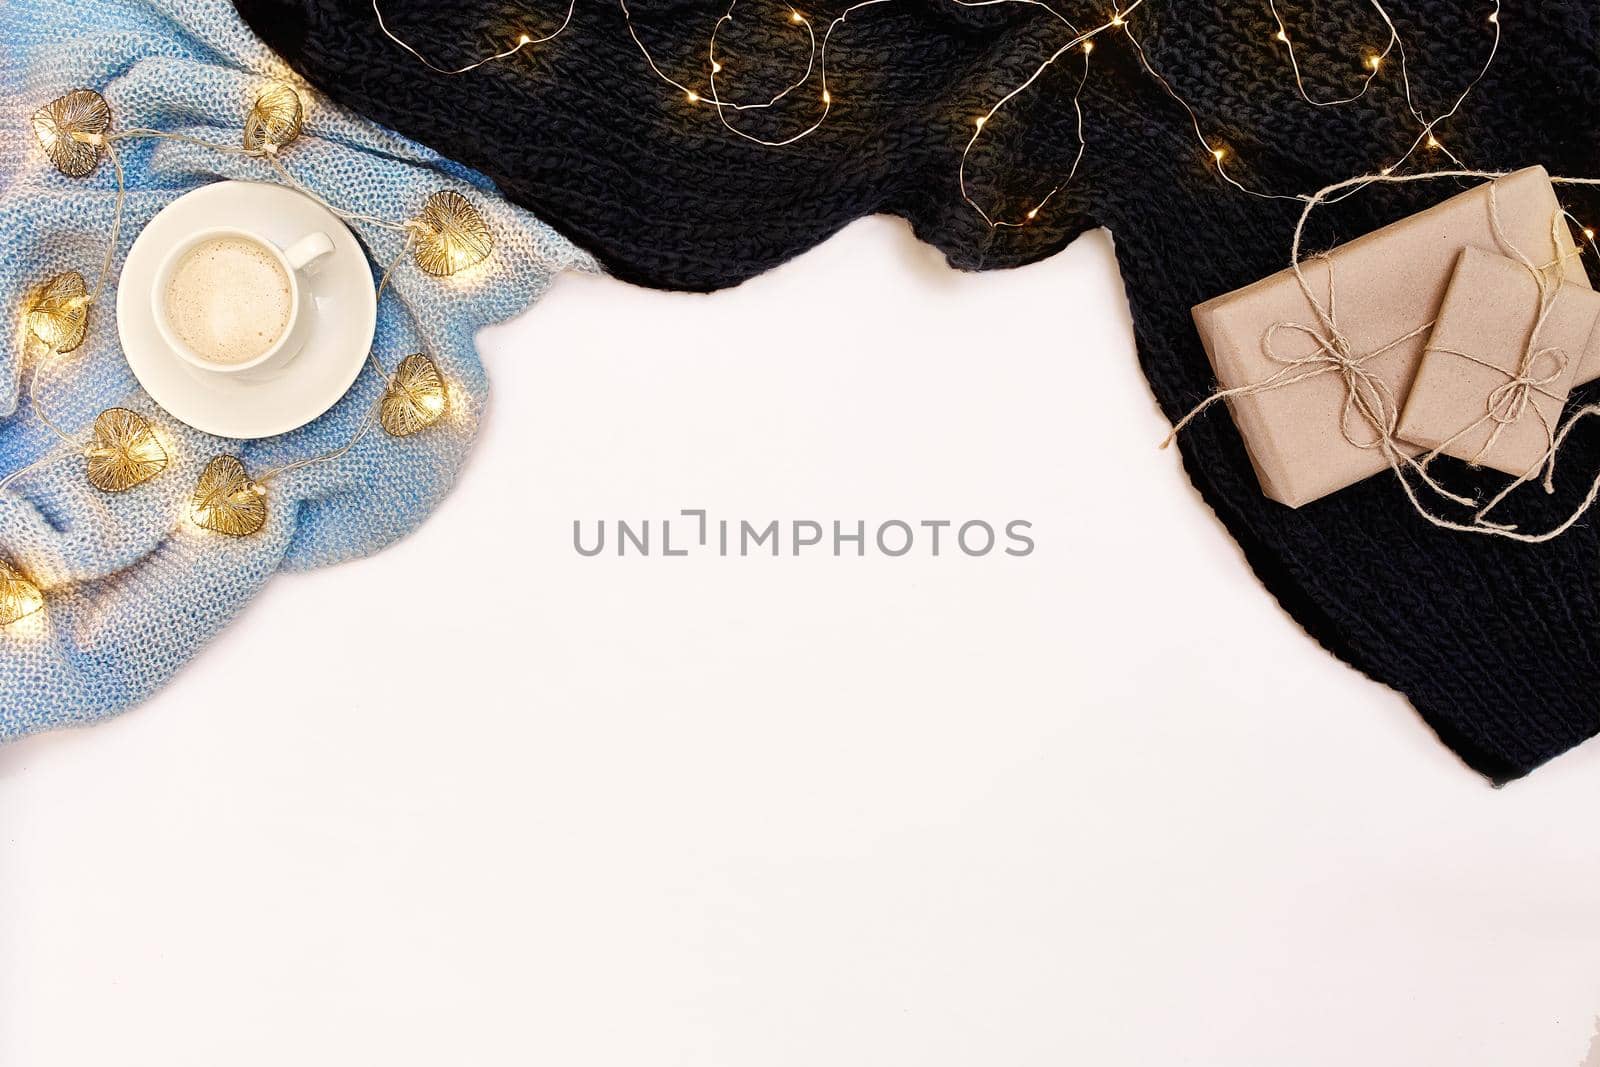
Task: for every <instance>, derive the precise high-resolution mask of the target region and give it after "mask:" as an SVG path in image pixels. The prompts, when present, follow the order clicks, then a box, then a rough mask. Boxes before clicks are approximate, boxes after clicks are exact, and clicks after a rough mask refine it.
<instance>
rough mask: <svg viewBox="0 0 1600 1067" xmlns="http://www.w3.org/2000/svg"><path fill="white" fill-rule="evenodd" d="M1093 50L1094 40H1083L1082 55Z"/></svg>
mask: <svg viewBox="0 0 1600 1067" xmlns="http://www.w3.org/2000/svg"><path fill="white" fill-rule="evenodd" d="M1093 51H1094V42H1093V41H1085V42H1083V54H1084V55H1088V54H1089V53H1090V52H1093Z"/></svg>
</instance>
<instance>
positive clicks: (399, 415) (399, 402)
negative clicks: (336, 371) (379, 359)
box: [378, 352, 450, 437]
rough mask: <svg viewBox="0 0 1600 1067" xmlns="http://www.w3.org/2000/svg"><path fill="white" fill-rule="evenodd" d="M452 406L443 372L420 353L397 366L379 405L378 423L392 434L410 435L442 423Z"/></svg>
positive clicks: (408, 357) (397, 435)
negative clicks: (441, 420)
mask: <svg viewBox="0 0 1600 1067" xmlns="http://www.w3.org/2000/svg"><path fill="white" fill-rule="evenodd" d="M449 407H450V393H449V391H448V390H447V388H446V387H445V383H444V377H443V375H441V374H440V373H439V368H438V366H437V365H436V364H435V363H434V362H433V360H431V359H429V358H428V357H427V356H425V355H423V354H422V353H420V352H419V353H417V354H416V355H413V356H407V357H406V358H405V359H403V360H401V361H400V366H398V367H396V368H395V372H394V375H393V377H391V378H390V379H389V388H388V389H386V390H384V393H383V400H382V401H381V402H380V404H379V407H378V422H379V424H380V425H382V426H383V428H384V430H385V431H386V432H387V433H388V434H389V436H391V437H409V436H410V435H412V434H414V433H416V432H417V431H418V430H422V429H426V428H427V427H429V426H432V425H433V424H434V423H436V422H438V421H439V420H440V419H441V418H443V417H444V413H445V411H446V410H448V408H449Z"/></svg>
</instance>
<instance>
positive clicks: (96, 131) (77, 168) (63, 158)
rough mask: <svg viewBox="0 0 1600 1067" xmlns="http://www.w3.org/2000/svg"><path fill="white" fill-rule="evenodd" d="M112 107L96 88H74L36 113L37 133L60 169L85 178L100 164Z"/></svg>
mask: <svg viewBox="0 0 1600 1067" xmlns="http://www.w3.org/2000/svg"><path fill="white" fill-rule="evenodd" d="M110 128H111V108H110V106H109V105H108V104H107V103H106V99H105V97H103V96H101V95H100V94H99V93H97V92H95V91H94V90H93V89H74V90H73V91H72V92H70V93H68V94H67V95H66V96H62V97H57V98H56V99H54V100H52V101H50V102H49V103H48V104H46V105H45V106H44V107H41V108H40V109H39V110H38V111H35V112H34V113H33V135H34V136H35V137H37V138H38V139H39V144H40V145H42V146H43V147H44V154H45V155H47V156H49V157H50V162H51V163H54V164H55V167H56V170H59V171H60V172H61V173H62V174H65V175H66V176H67V177H69V178H82V177H84V176H85V175H88V174H91V173H93V171H94V169H95V168H96V167H98V166H99V165H100V155H101V153H102V152H103V151H104V149H105V132H106V131H107V130H108V129H110Z"/></svg>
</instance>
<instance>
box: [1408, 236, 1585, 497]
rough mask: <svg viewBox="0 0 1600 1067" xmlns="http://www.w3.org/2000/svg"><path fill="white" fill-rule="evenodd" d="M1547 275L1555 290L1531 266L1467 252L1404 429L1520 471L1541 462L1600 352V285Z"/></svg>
mask: <svg viewBox="0 0 1600 1067" xmlns="http://www.w3.org/2000/svg"><path fill="white" fill-rule="evenodd" d="M1568 273H1571V272H1568ZM1545 278H1546V286H1547V287H1548V295H1546V294H1544V293H1541V291H1540V288H1539V281H1538V279H1537V278H1535V277H1534V275H1533V273H1532V272H1531V271H1529V270H1528V268H1527V266H1525V265H1524V264H1521V263H1518V262H1516V261H1515V260H1510V259H1506V258H1505V257H1504V256H1497V255H1493V254H1492V253H1489V252H1485V251H1483V250H1482V249H1478V248H1469V249H1467V250H1466V251H1465V252H1463V253H1461V261H1460V263H1459V264H1457V266H1456V271H1455V275H1454V276H1453V277H1452V278H1451V279H1450V288H1449V290H1448V291H1447V292H1446V294H1445V298H1444V306H1443V307H1442V308H1441V309H1440V311H1439V321H1438V322H1436V323H1434V326H1433V330H1432V331H1431V332H1430V333H1429V335H1428V345H1427V351H1426V352H1425V353H1424V354H1423V357H1422V365H1421V367H1420V368H1419V369H1418V370H1417V376H1416V380H1415V381H1413V382H1412V383H1411V395H1410V396H1408V397H1407V398H1406V406H1405V411H1404V413H1403V414H1402V415H1401V418H1400V436H1401V437H1403V438H1405V439H1406V440H1407V441H1410V442H1412V443H1413V444H1417V445H1422V446H1423V447H1425V448H1429V449H1436V450H1438V451H1439V452H1441V453H1442V454H1444V455H1447V456H1455V457H1456V458H1457V459H1464V460H1466V461H1467V462H1469V463H1479V464H1482V465H1483V466H1486V467H1493V468H1494V469H1495V470H1499V471H1504V472H1505V473H1507V474H1511V475H1515V476H1517V477H1519V478H1520V477H1523V476H1525V475H1529V474H1531V473H1533V472H1534V471H1536V470H1537V469H1538V468H1539V467H1540V466H1541V465H1543V463H1544V461H1545V459H1546V458H1547V457H1548V456H1549V453H1550V448H1551V446H1552V445H1553V444H1554V441H1555V435H1556V431H1557V428H1558V426H1559V424H1560V421H1561V409H1562V407H1564V406H1565V404H1566V400H1567V393H1568V392H1570V391H1571V389H1572V383H1573V379H1574V377H1575V376H1576V375H1577V373H1578V368H1579V367H1581V366H1585V365H1588V364H1589V363H1591V362H1593V361H1595V360H1600V331H1597V330H1596V329H1595V326H1596V323H1600V293H1597V292H1595V291H1594V290H1593V289H1589V288H1586V287H1583V286H1578V285H1574V284H1572V283H1571V282H1567V283H1566V284H1558V283H1559V282H1560V281H1561V279H1560V277H1559V276H1558V275H1555V274H1553V273H1552V272H1545ZM1541 301H1543V302H1541ZM1541 310H1542V311H1543V315H1542V316H1541Z"/></svg>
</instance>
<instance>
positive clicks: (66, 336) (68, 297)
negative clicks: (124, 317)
mask: <svg viewBox="0 0 1600 1067" xmlns="http://www.w3.org/2000/svg"><path fill="white" fill-rule="evenodd" d="M23 315H24V318H25V319H26V320H27V323H28V329H29V331H31V332H32V333H33V335H34V336H35V337H37V338H38V339H39V340H40V341H42V342H43V343H44V344H45V345H47V346H49V348H50V350H51V351H52V352H55V353H58V354H64V353H67V352H71V351H72V350H73V349H74V348H77V347H78V346H79V345H81V344H83V338H84V335H85V334H87V333H88V331H89V287H88V285H86V284H85V283H84V280H83V275H81V274H79V273H78V272H77V271H75V270H69V271H64V272H62V273H61V274H57V275H56V276H55V277H53V278H51V279H50V280H49V281H46V282H44V283H43V284H42V285H37V286H35V287H34V288H33V290H32V291H31V292H30V293H29V294H28V298H27V310H26V311H25V312H24V313H23Z"/></svg>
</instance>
